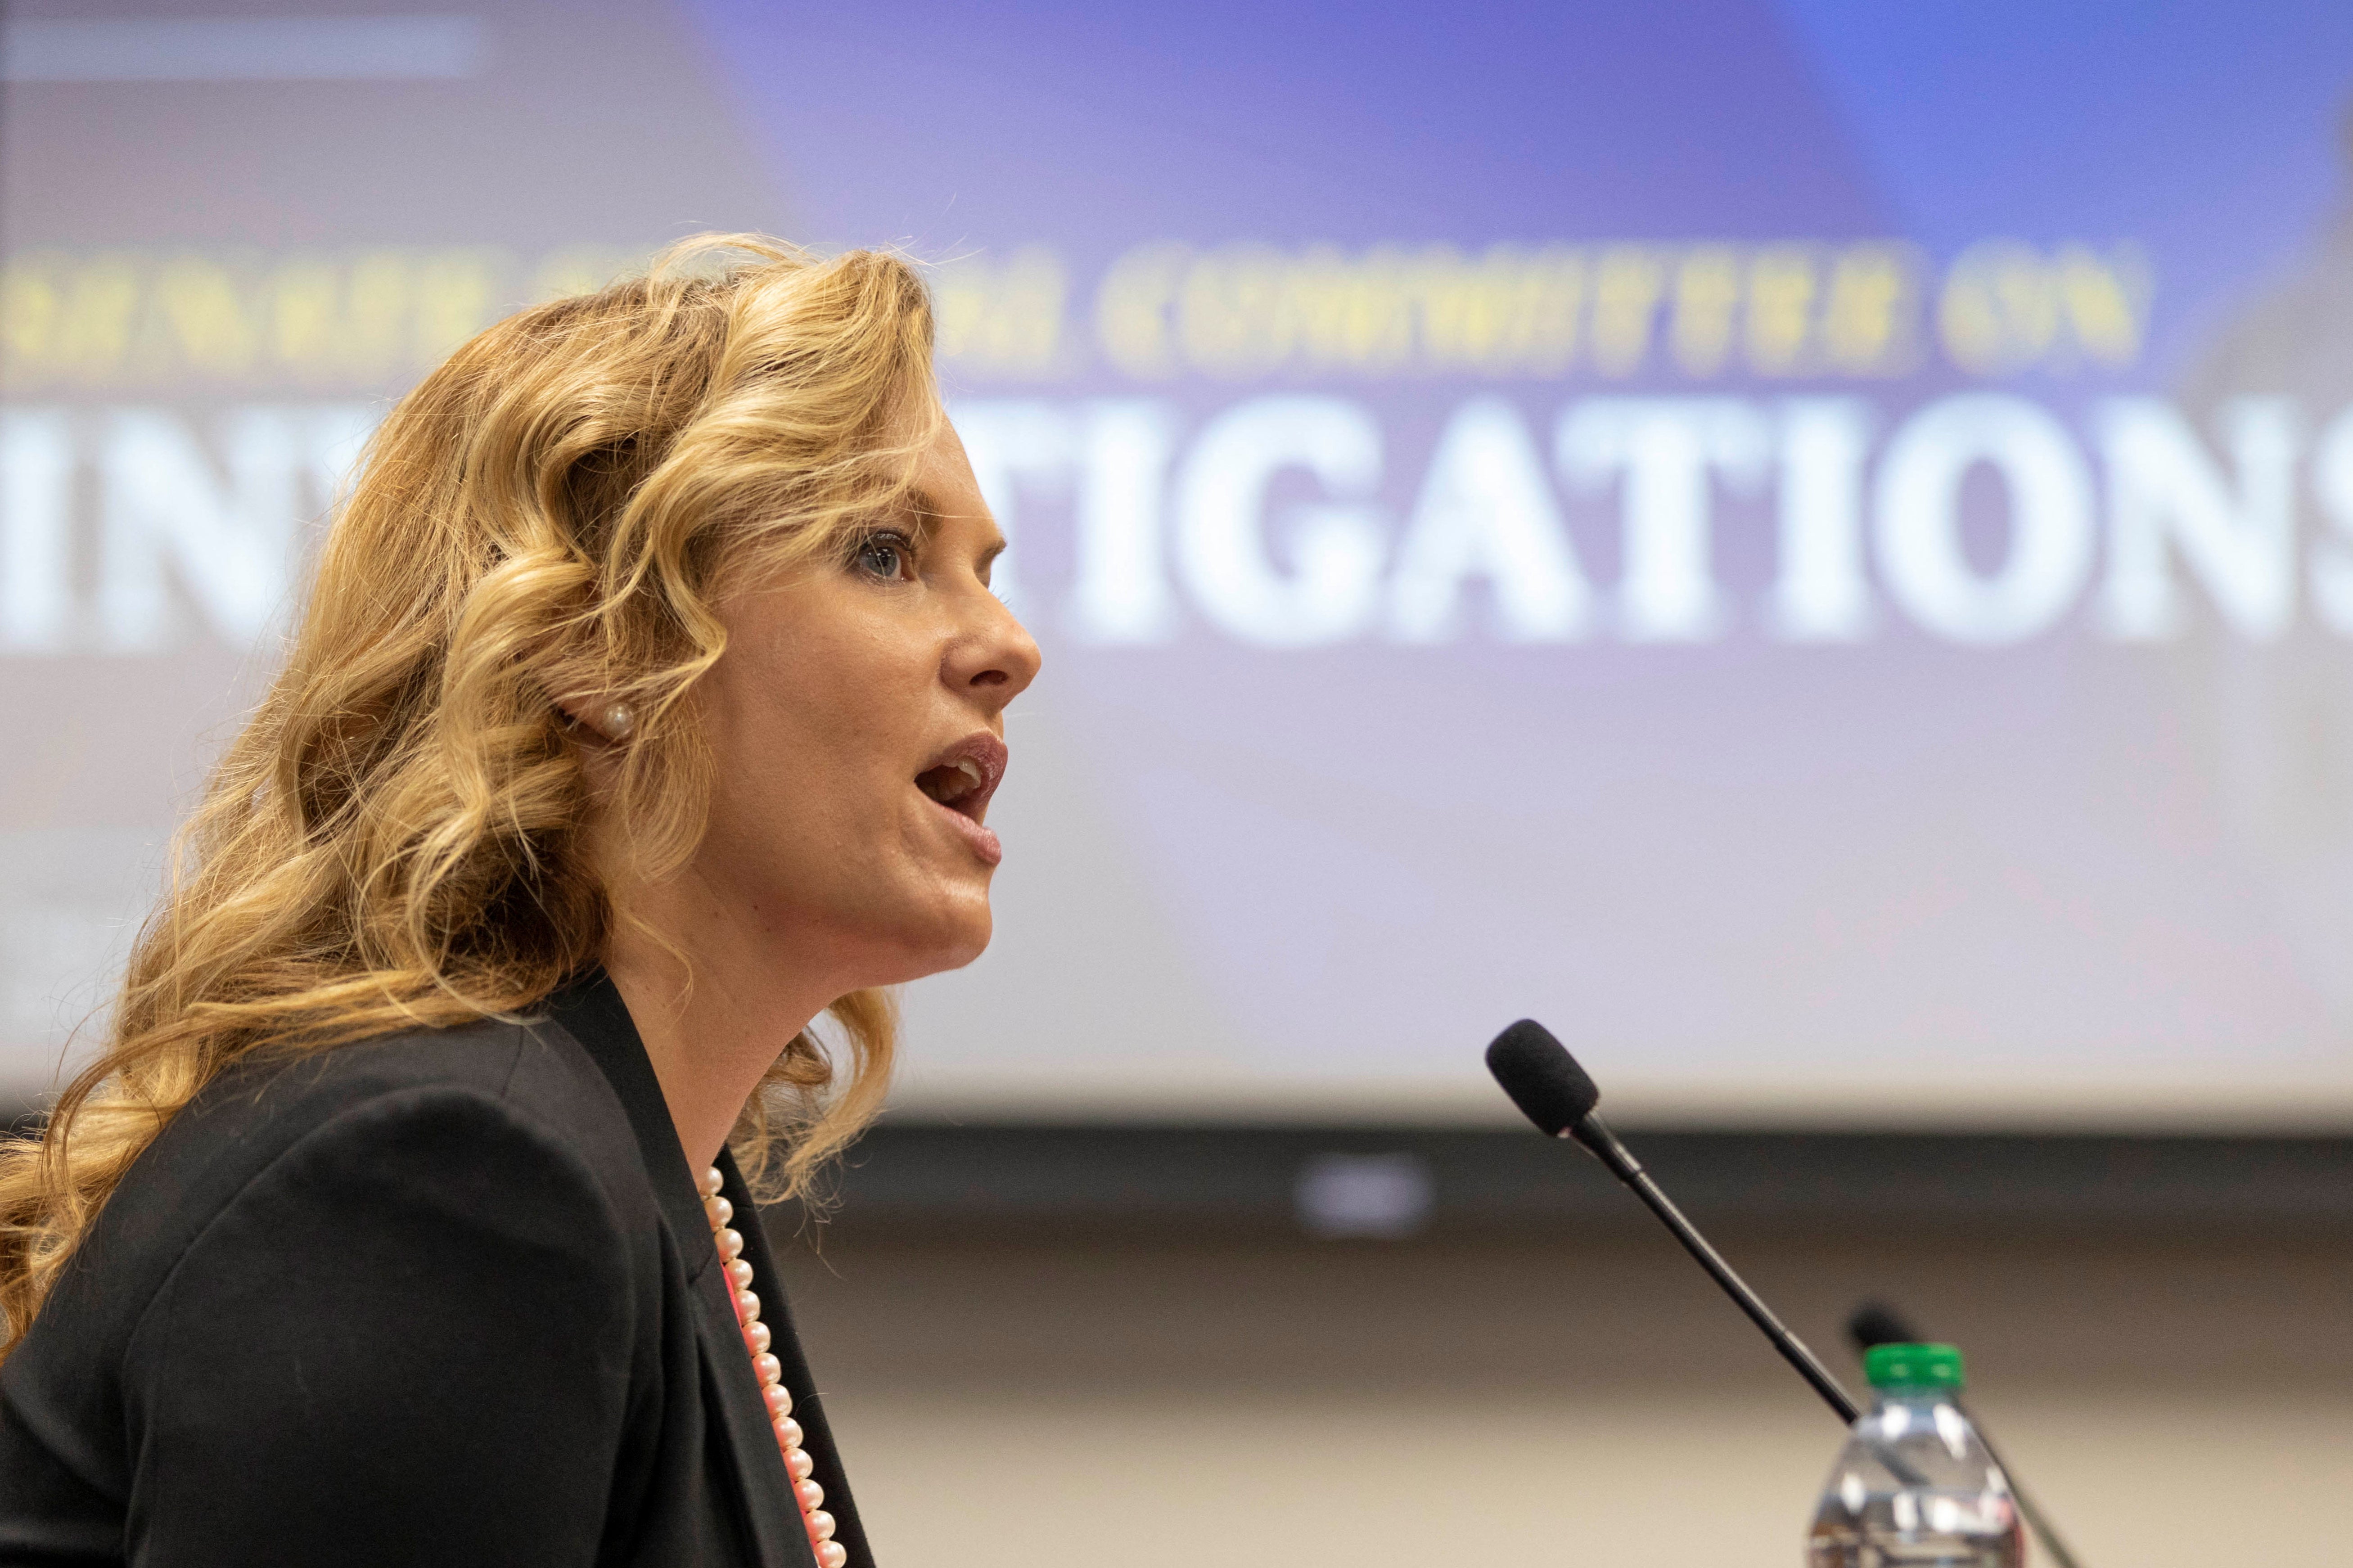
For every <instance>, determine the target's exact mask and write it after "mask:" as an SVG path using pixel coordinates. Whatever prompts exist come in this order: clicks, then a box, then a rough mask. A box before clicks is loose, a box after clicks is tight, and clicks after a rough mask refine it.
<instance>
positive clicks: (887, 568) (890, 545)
mask: <svg viewBox="0 0 2353 1568" xmlns="http://www.w3.org/2000/svg"><path fill="white" fill-rule="evenodd" d="M852 559H853V560H854V561H855V563H856V564H857V566H858V569H859V570H860V571H861V572H866V573H871V574H872V575H874V576H877V577H881V578H883V579H885V580H887V581H892V582H895V581H897V580H898V579H899V578H901V577H903V576H905V575H906V574H907V540H906V536H905V535H904V534H900V533H874V534H869V535H868V536H867V537H866V538H864V539H861V540H860V541H859V542H858V551H857V553H856V554H855V556H854V557H853V558H852Z"/></svg>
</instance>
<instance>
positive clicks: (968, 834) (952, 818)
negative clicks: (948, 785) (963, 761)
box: [923, 795, 1005, 866]
mask: <svg viewBox="0 0 2353 1568" xmlns="http://www.w3.org/2000/svg"><path fill="white" fill-rule="evenodd" d="M923 799H924V800H925V801H926V802H929V804H930V805H931V807H932V809H933V810H934V811H936V812H938V813H939V814H940V815H941V816H944V817H946V818H947V819H948V822H949V824H950V825H951V826H954V827H955V830H956V831H957V832H958V833H960V834H962V835H964V841H965V843H966V844H968V845H970V846H971V847H972V852H973V853H974V854H976V855H977V856H979V857H980V859H981V863H982V864H983V865H985V866H994V865H996V864H997V862H998V861H1000V860H1002V859H1004V858H1005V846H1004V845H1002V844H1000V843H998V842H997V835H996V834H995V833H994V832H993V831H991V830H990V829H989V828H987V827H985V826H982V825H981V824H979V823H977V822H975V821H974V820H973V819H972V818H971V817H969V816H965V814H964V813H963V812H961V811H953V810H950V809H949V808H948V807H946V806H944V805H941V804H940V803H939V802H938V801H935V800H933V799H932V797H931V796H930V795H924V796H923Z"/></svg>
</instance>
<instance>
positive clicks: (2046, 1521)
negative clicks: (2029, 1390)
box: [1846, 1301, 2077, 1568]
mask: <svg viewBox="0 0 2353 1568" xmlns="http://www.w3.org/2000/svg"><path fill="white" fill-rule="evenodd" d="M1846 1337H1847V1338H1848V1339H1849V1340H1851V1341H1852V1342H1853V1343H1854V1348H1855V1352H1856V1353H1857V1354H1860V1353H1862V1352H1864V1351H1867V1350H1870V1349H1871V1348H1872V1347H1873V1346H1874V1345H1916V1344H1922V1343H1925V1342H1926V1338H1927V1336H1926V1335H1925V1334H1923V1333H1921V1332H1920V1331H1919V1330H1918V1329H1916V1328H1915V1327H1914V1326H1913V1324H1912V1321H1911V1320H1910V1319H1908V1318H1906V1317H1905V1315H1904V1314H1903V1313H1901V1312H1899V1311H1897V1310H1895V1309H1894V1307H1891V1306H1889V1305H1888V1304H1887V1303H1886V1302H1884V1301H1864V1302H1861V1303H1859V1304H1858V1305H1857V1306H1856V1307H1855V1310H1854V1311H1853V1312H1852V1314H1851V1315H1849V1317H1848V1318H1847V1321H1846ZM1953 1403H1954V1404H1956V1405H1959V1404H1960V1400H1959V1399H1958V1398H1956V1399H1955V1400H1954V1401H1953ZM1962 1408H1963V1413H1964V1414H1965V1415H1968V1418H1969V1425H1970V1426H1974V1427H1976V1428H1977V1434H1978V1442H1980V1443H1982V1444H1984V1445H1985V1451H1986V1457H1987V1458H1990V1459H1991V1460H1992V1461H1993V1462H1994V1463H1995V1464H1997V1465H1999V1466H2000V1467H2001V1473H2002V1474H2003V1475H2004V1476H2005V1477H2007V1478H2009V1480H2010V1496H2011V1497H2013V1498H2015V1499H2016V1500H2018V1511H2019V1512H2020V1513H2022V1514H2024V1515H2025V1516H2026V1522H2027V1523H2028V1524H2030V1525H2031V1526H2033V1527H2034V1533H2035V1534H2037V1535H2039V1536H2041V1537H2042V1549H2043V1550H2044V1551H2045V1552H2049V1553H2051V1561H2052V1562H2053V1563H2057V1564H2058V1568H2077V1564H2076V1562H2075V1554H2074V1553H2073V1552H2071V1551H2069V1550H2068V1549H2067V1543H2066V1542H2064V1541H2063V1540H2062V1539H2060V1535H2059V1532H2058V1531H2056V1530H2053V1529H2052V1527H2051V1519H2050V1516H2049V1515H2047V1514H2045V1513H2044V1512H2043V1511H2042V1509H2040V1508H2038V1507H2037V1506H2036V1505H2035V1502H2034V1500H2033V1499H2031V1498H2030V1497H2028V1496H2027V1495H2026V1489H2025V1488H2024V1487H2021V1486H2020V1485H2019V1484H2018V1472H2017V1471H2016V1470H2013V1469H2011V1468H2010V1461H2009V1460H2007V1459H2005V1458H2002V1457H2001V1450H2000V1449H1999V1448H1997V1447H1994V1446H1993V1436H1992V1434H1990V1433H1989V1432H1988V1431H1987V1430H1986V1429H1985V1423H1984V1422H1983V1421H1981V1420H1979V1419H1978V1413H1977V1412H1976V1411H1974V1410H1970V1409H1968V1407H1967V1406H1963V1407H1962Z"/></svg>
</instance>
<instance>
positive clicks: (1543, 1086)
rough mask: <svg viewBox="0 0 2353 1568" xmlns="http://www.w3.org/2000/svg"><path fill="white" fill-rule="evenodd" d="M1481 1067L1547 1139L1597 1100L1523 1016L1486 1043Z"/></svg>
mask: <svg viewBox="0 0 2353 1568" xmlns="http://www.w3.org/2000/svg"><path fill="white" fill-rule="evenodd" d="M1487 1070H1488V1071H1489V1072H1491V1073H1493V1074H1494V1075H1495V1081H1496V1082H1497V1083H1499V1084H1502V1085H1503V1086H1504V1093H1505V1094H1508V1095H1510V1096H1511V1097H1512V1103H1513V1104H1514V1105H1516V1106H1518V1107H1519V1108H1520V1110H1522V1111H1523V1112H1524V1113H1525V1115H1526V1116H1527V1119H1528V1120H1529V1121H1533V1122H1535V1124H1536V1126H1537V1127H1538V1128H1539V1129H1541V1130H1542V1131H1543V1132H1544V1134H1545V1136H1546V1137H1547V1138H1557V1137H1559V1136H1560V1135H1561V1134H1562V1133H1563V1132H1565V1131H1567V1130H1568V1129H1569V1128H1571V1127H1573V1126H1575V1125H1576V1124H1577V1122H1579V1121H1583V1120H1585V1117H1586V1114H1587V1113H1588V1111H1590V1110H1592V1109H1593V1108H1594V1107H1595V1106H1597V1105H1599V1104H1600V1103H1601V1091H1600V1090H1599V1089H1597V1088H1595V1087H1594V1084H1593V1080H1592V1079H1589V1078H1588V1077H1587V1076H1586V1075H1585V1069H1584V1068H1581V1067H1578V1066H1577V1058H1575V1057H1572V1056H1570V1055H1569V1054H1568V1047H1567V1046H1564V1045H1562V1044H1561V1043H1560V1042H1559V1041H1558V1040H1556V1039H1554V1038H1553V1037H1552V1031H1551V1030H1550V1029H1547V1028H1546V1027H1545V1026H1543V1025H1542V1024H1539V1023H1537V1022H1536V1021H1535V1019H1534V1018H1523V1019H1521V1020H1520V1021H1519V1022H1518V1023H1516V1024H1514V1025H1513V1026H1511V1027H1510V1028H1508V1029H1505V1030H1504V1032H1503V1033H1502V1034H1500V1035H1497V1036H1496V1037H1495V1039H1494V1043H1493V1044H1492V1045H1490V1046H1489V1047H1487Z"/></svg>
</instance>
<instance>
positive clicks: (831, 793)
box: [690, 421, 1039, 991]
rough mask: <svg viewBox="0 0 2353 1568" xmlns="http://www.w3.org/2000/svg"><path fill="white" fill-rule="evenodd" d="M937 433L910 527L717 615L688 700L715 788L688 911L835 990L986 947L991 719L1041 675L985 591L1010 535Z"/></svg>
mask: <svg viewBox="0 0 2353 1568" xmlns="http://www.w3.org/2000/svg"><path fill="white" fill-rule="evenodd" d="M939 430H940V434H939V437H938V438H937V439H936V440H935V441H934V443H933V445H932V447H931V448H930V450H929V451H928V452H927V453H926V454H925V456H924V458H923V464H922V467H921V469H920V473H919V476H918V481H917V491H918V494H917V497H916V509H915V510H911V511H910V512H908V513H907V514H906V515H903V516H900V517H891V518H883V519H881V520H878V521H876V522H875V523H874V524H873V525H872V528H871V531H868V532H867V533H865V534H864V535H862V536H861V538H860V542H859V543H858V544H857V546H856V547H855V549H854V551H853V552H851V553H850V554H849V556H848V557H846V558H836V559H833V560H827V561H820V562H818V563H815V564H813V565H810V566H807V567H804V568H800V569H798V570H797V571H796V572H794V573H793V574H791V575H790V576H788V577H786V578H784V579H782V580H779V581H776V582H773V583H768V584H755V585H752V586H749V587H747V588H745V589H744V590H742V591H740V592H738V593H736V594H733V595H731V596H730V597H729V598H728V599H727V600H726V601H725V602H723V605H721V609H720V613H721V616H722V618H723V620H724V621H725V622H726V624H727V627H728V642H727V649H726V652H725V653H723V655H722V656H721V657H720V658H719V661H718V662H717V663H716V664H715V665H713V666H712V669H711V671H710V673H709V674H708V675H707V676H706V677H705V678H704V679H703V681H702V683H701V686H700V691H701V693H702V699H703V709H702V711H703V719H704V724H705V733H706V735H707V736H708V739H709V742H710V745H711V748H712V758H713V761H714V763H716V768H717V771H716V776H715V778H714V780H713V784H712V803H711V816H710V823H709V828H708V832H707V834H706V836H705V837H704V840H703V842H702V846H701V847H700V848H699V849H698V850H697V851H696V855H695V859H694V863H693V865H692V867H691V871H690V876H691V879H692V880H693V882H694V883H695V885H696V889H697V893H698V895H701V894H702V893H707V894H708V895H709V896H711V897H713V898H715V899H717V900H721V901H722V902H723V904H724V905H725V906H726V908H725V910H724V911H723V912H724V913H725V915H726V916H727V917H728V918H729V919H730V920H731V921H736V922H750V924H749V928H748V929H749V930H750V931H751V932H752V933H753V934H754V935H755V937H756V938H757V940H758V941H759V942H761V943H762V944H763V945H767V944H770V943H774V944H777V945H781V946H788V947H789V948H790V950H791V951H792V952H793V954H794V962H795V963H796V965H799V964H803V963H811V961H814V963H815V967H816V968H817V969H818V971H819V972H820V973H826V974H828V975H831V976H837V977H838V979H839V984H840V986H841V988H842V989H843V990H845V991H847V990H850V989H855V988H858V987H861V986H869V985H885V984H897V983H899V982H902V981H906V980H912V979H915V978H917V977H919V976H922V975H924V974H930V973H936V972H938V971H940V970H943V969H952V968H955V967H956V966H958V965H960V964H964V963H970V962H971V961H972V960H973V959H974V958H976V957H977V956H978V955H979V954H980V952H981V950H982V949H983V948H985V947H987V945H988V936H989V910H988V887H989V879H990V878H991V876H992V875H993V874H994V872H995V871H996V868H997V859H998V858H999V854H1000V850H999V848H998V845H997V837H996V835H995V834H994V833H992V832H991V831H989V829H988V827H987V815H988V805H989V798H990V796H991V795H994V794H995V792H996V789H997V781H998V780H999V779H1000V778H1001V777H1002V776H1003V774H1004V772H1005V764H1006V760H1007V752H1006V748H1005V743H1004V735H1005V708H1006V704H1008V703H1009V702H1010V701H1012V700H1013V699H1014V698H1015V697H1017V696H1018V695H1019V694H1020V692H1021V690H1022V689H1023V688H1024V687H1026V686H1028V685H1029V682H1030V680H1031V679H1032V678H1034V677H1035V676H1036V675H1037V673H1038V664H1039V655H1038V646H1037V644H1036V643H1034V642H1032V641H1031V640H1030V637H1029V633H1028V632H1027V631H1025V630H1023V629H1022V626H1021V624H1020V623H1019V622H1018V621H1017V620H1015V619H1014V617H1013V614H1012V612H1011V611H1010V610H1008V609H1007V608H1006V607H1005V605H1004V603H1003V602H1002V601H1001V600H999V599H998V598H997V596H996V595H994V594H992V593H991V592H990V591H989V586H988V578H989V569H990V566H991V564H992V563H993V562H994V561H995V559H996V557H997V553H998V552H1001V551H1002V550H1003V549H1004V548H1005V539H1004V536H1003V534H1001V533H1000V532H998V531H997V523H996V521H995V520H994V519H992V518H991V517H990V515H989V511H988V507H987V503H986V502H985V501H984V500H982V499H981V495H980V488H979V486H978V485H977V484H976V482H975V480H974V479H973V473H972V465H971V464H970V463H969V462H968V461H966V459H965V453H964V447H963V444H962V443H961V442H959V441H958V440H957V439H956V437H955V432H954V431H953V430H951V429H950V428H949V427H948V426H947V425H946V423H945V422H944V421H942V422H941V423H940V426H939Z"/></svg>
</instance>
